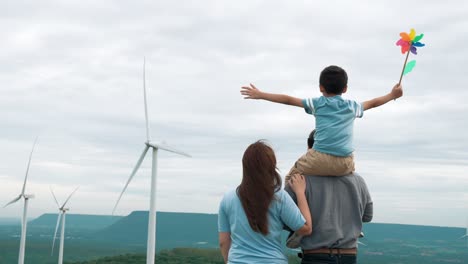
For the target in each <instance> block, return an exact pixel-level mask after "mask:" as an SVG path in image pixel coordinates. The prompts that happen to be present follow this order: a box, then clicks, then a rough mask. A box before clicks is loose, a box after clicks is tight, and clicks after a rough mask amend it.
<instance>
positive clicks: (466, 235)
mask: <svg viewBox="0 0 468 264" xmlns="http://www.w3.org/2000/svg"><path fill="white" fill-rule="evenodd" d="M465 237H468V235H463V236H461V237H460V238H458V239H462V238H465Z"/></svg>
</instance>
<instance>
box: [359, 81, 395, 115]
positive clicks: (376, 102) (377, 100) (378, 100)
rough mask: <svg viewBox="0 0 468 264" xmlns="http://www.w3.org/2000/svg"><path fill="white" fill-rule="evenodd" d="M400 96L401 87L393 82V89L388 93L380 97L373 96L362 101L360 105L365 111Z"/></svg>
mask: <svg viewBox="0 0 468 264" xmlns="http://www.w3.org/2000/svg"><path fill="white" fill-rule="evenodd" d="M401 96H403V90H402V87H401V85H400V84H395V86H393V89H392V91H391V92H390V93H388V94H386V95H384V96H381V97H377V98H374V99H372V100H369V101H365V102H363V103H362V107H363V108H364V111H366V110H369V109H372V108H375V107H379V106H381V105H383V104H386V103H388V102H390V101H391V100H394V99H397V98H400V97H401Z"/></svg>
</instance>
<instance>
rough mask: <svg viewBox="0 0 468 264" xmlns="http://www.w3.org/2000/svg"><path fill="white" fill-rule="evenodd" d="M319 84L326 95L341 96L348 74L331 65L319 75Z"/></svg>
mask: <svg viewBox="0 0 468 264" xmlns="http://www.w3.org/2000/svg"><path fill="white" fill-rule="evenodd" d="M319 83H320V85H321V86H323V88H324V89H325V91H326V92H327V93H328V94H338V95H339V94H342V93H343V90H344V89H345V87H346V86H347V85H348V74H346V71H345V70H343V69H342V68H340V67H338V66H335V65H331V66H328V67H326V68H325V69H323V70H322V72H321V73H320V80H319Z"/></svg>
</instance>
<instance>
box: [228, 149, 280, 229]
mask: <svg viewBox="0 0 468 264" xmlns="http://www.w3.org/2000/svg"><path fill="white" fill-rule="evenodd" d="M242 168H243V175H242V182H241V184H240V185H239V187H238V188H237V193H238V195H239V198H240V200H241V203H242V207H243V208H244V211H245V214H246V216H247V219H248V220H249V224H250V227H251V228H252V229H253V230H254V231H255V232H259V233H262V234H263V235H268V232H269V231H268V208H269V207H270V204H271V202H272V201H273V198H274V195H275V192H277V191H279V190H280V189H281V178H280V175H279V173H278V172H277V168H276V157H275V153H274V152H273V149H272V148H271V147H270V146H268V145H267V144H265V143H264V142H263V141H261V140H259V141H257V142H255V143H253V144H251V145H250V146H249V147H248V148H247V149H246V150H245V152H244V156H243V157H242Z"/></svg>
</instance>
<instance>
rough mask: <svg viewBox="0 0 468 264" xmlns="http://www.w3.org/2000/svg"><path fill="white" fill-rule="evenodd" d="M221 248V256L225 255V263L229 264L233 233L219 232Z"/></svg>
mask: <svg viewBox="0 0 468 264" xmlns="http://www.w3.org/2000/svg"><path fill="white" fill-rule="evenodd" d="M219 248H220V249H221V255H223V259H224V263H227V261H228V256H229V249H230V248H231V233H229V232H219Z"/></svg>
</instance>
